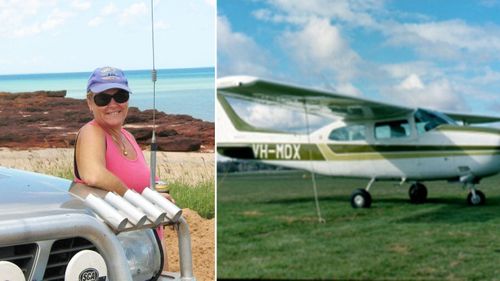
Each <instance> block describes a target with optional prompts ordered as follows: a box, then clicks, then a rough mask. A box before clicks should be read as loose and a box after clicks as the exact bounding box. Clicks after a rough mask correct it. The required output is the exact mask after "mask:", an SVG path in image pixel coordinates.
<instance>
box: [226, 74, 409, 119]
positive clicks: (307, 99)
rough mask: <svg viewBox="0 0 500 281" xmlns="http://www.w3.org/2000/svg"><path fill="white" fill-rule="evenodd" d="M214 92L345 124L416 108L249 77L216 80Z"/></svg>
mask: <svg viewBox="0 0 500 281" xmlns="http://www.w3.org/2000/svg"><path fill="white" fill-rule="evenodd" d="M217 92H218V93H219V94H222V95H224V96H230V97H236V98H240V99H248V100H253V101H258V102H261V103H264V104H271V105H278V106H286V107H292V108H297V109H301V110H304V109H305V104H307V111H308V112H309V113H315V114H318V115H323V116H328V117H337V118H338V117H339V116H340V117H342V118H344V119H345V120H365V119H382V118H390V117H393V116H401V115H406V114H408V113H410V112H413V111H414V110H415V108H412V107H405V106H399V105H391V104H387V103H382V102H378V101H371V100H368V99H363V98H358V97H354V96H346V95H341V94H337V93H332V92H328V91H325V90H318V89H310V88H303V87H299V86H293V85H288V84H282V83H277V82H272V81H267V80H261V79H259V78H255V77H250V76H230V77H224V78H220V79H218V80H217Z"/></svg>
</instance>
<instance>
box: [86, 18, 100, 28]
mask: <svg viewBox="0 0 500 281" xmlns="http://www.w3.org/2000/svg"><path fill="white" fill-rule="evenodd" d="M102 23H103V18H102V17H101V16H97V17H94V18H92V19H90V21H89V22H88V23H87V25H88V26H90V27H98V26H100V25H101V24H102Z"/></svg>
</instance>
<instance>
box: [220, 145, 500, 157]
mask: <svg viewBox="0 0 500 281" xmlns="http://www.w3.org/2000/svg"><path fill="white" fill-rule="evenodd" d="M225 150H226V151H228V152H229V151H231V153H230V154H231V155H227V154H226V153H224V151H225ZM218 151H219V153H221V154H223V155H227V156H230V157H235V158H243V159H254V160H294V161H307V160H314V161H322V160H327V161H356V160H381V159H405V158H431V157H456V156H475V155H500V146H477V145H474V146H456V145H448V146H431V145H426V146H416V145H348V144H326V143H322V144H297V143H279V144H276V143H256V144H241V145H237V144H231V146H228V147H224V144H220V146H219V147H218ZM239 151H241V153H240V152H239ZM250 152H251V153H250ZM239 155H241V157H239Z"/></svg>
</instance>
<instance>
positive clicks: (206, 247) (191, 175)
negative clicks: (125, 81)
mask: <svg viewBox="0 0 500 281" xmlns="http://www.w3.org/2000/svg"><path fill="white" fill-rule="evenodd" d="M144 154H145V157H146V159H147V161H148V162H149V157H150V153H149V152H148V151H146V152H144ZM0 166H4V167H9V168H16V169H22V170H28V171H34V172H41V173H50V172H51V171H55V170H61V167H62V168H63V170H65V172H64V175H61V176H65V177H68V175H71V174H72V169H73V150H72V149H65V148H49V149H31V150H13V149H9V148H0ZM214 172H215V169H214V154H213V153H199V152H158V153H157V173H158V176H159V177H160V178H161V179H162V180H166V181H167V182H173V181H178V182H183V183H186V184H188V185H196V184H197V183H199V182H203V181H206V180H213V179H214ZM183 214H184V217H185V218H186V220H187V222H188V224H189V228H190V233H191V248H192V255H193V271H194V275H195V277H196V279H197V280H202V281H208V280H214V279H215V231H214V230H215V219H210V220H208V219H204V218H202V217H200V216H199V215H198V214H197V213H196V212H194V211H191V210H189V209H183ZM176 236H177V235H176V233H175V232H174V231H173V230H171V229H166V242H167V245H168V249H169V250H168V256H169V266H170V268H169V270H171V271H178V270H179V264H178V258H177V253H178V249H177V244H176V243H177V237H176Z"/></svg>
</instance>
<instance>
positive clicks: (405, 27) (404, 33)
mask: <svg viewBox="0 0 500 281" xmlns="http://www.w3.org/2000/svg"><path fill="white" fill-rule="evenodd" d="M385 34H386V36H387V37H388V43H389V44H392V45H395V46H409V47H411V48H414V49H415V50H416V51H417V53H419V54H420V55H422V56H424V57H428V58H439V59H444V60H457V59H467V60H469V61H478V62H481V61H485V60H491V59H492V58H494V59H499V58H500V52H499V50H500V28H498V27H484V26H471V25H468V24H467V23H465V22H463V21H462V20H448V21H441V22H426V23H411V24H396V25H395V24H392V25H391V26H387V28H386V29H385Z"/></svg>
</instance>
